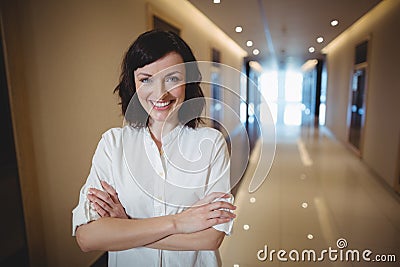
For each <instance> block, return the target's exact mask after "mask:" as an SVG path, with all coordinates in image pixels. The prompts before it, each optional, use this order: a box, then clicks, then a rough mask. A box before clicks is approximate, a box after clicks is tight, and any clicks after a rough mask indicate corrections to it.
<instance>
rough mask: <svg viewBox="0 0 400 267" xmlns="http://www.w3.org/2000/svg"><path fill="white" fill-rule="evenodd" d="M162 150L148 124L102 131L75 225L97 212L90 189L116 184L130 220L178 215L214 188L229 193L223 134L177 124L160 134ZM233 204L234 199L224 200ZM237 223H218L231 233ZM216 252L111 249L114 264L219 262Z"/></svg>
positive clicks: (215, 263) (74, 214) (113, 265)
mask: <svg viewBox="0 0 400 267" xmlns="http://www.w3.org/2000/svg"><path fill="white" fill-rule="evenodd" d="M162 144H163V146H162V153H161V155H160V152H159V150H158V148H157V146H156V144H155V142H154V141H153V139H152V138H151V136H150V132H149V131H148V129H147V128H144V127H143V128H133V127H131V126H125V127H123V128H113V129H110V130H108V131H107V132H106V133H104V134H103V136H102V139H101V140H100V142H99V144H98V146H97V149H96V152H95V154H94V156H93V161H92V167H91V169H90V173H89V176H88V178H87V180H86V183H85V184H84V185H83V187H82V189H81V191H80V197H79V203H78V206H77V207H76V208H75V209H74V210H73V212H72V213H73V225H72V227H73V229H72V232H73V235H75V230H76V227H77V226H79V225H82V224H86V223H88V222H90V221H93V220H97V219H98V218H99V215H98V214H97V212H96V211H95V210H94V209H93V207H92V206H91V205H90V201H89V200H88V198H87V194H88V190H89V188H91V187H94V188H98V189H102V186H101V184H100V181H101V180H105V181H106V182H107V183H109V184H110V185H112V186H113V187H114V188H115V189H116V191H117V193H118V197H119V199H120V201H121V203H122V205H123V206H124V208H125V211H126V213H127V215H128V216H130V217H131V218H138V219H139V218H149V217H158V216H165V215H170V214H177V213H180V212H182V211H184V210H185V209H186V208H188V207H190V206H192V205H193V204H194V203H195V202H197V201H198V200H200V199H202V198H204V197H205V196H206V195H208V194H209V193H211V192H227V193H228V192H229V191H230V170H229V169H230V165H229V163H230V160H229V154H228V151H227V146H226V143H225V140H224V138H223V136H222V134H221V133H220V132H218V131H217V130H214V129H212V128H208V127H200V128H196V129H192V128H189V127H187V126H182V125H178V126H177V127H175V128H174V129H173V130H172V131H171V132H169V133H168V134H167V135H166V136H164V137H163V138H162ZM223 200H226V201H229V202H231V203H232V202H233V197H231V198H228V199H223ZM232 224H233V221H230V222H228V223H225V224H219V225H216V226H214V228H215V229H217V230H219V231H223V232H225V233H226V234H227V235H229V234H230V233H231V229H232ZM219 262H220V260H219V258H218V251H168V250H158V249H151V248H145V247H139V248H132V249H128V250H124V251H116V252H109V263H108V266H110V267H117V266H118V267H123V266H184V267H188V266H207V267H208V266H218V265H219Z"/></svg>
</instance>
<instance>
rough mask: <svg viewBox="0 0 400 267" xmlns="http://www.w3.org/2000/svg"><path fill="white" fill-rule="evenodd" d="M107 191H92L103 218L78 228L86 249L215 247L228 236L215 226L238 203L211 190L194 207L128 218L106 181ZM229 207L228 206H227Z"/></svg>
mask: <svg viewBox="0 0 400 267" xmlns="http://www.w3.org/2000/svg"><path fill="white" fill-rule="evenodd" d="M102 186H103V188H104V189H105V191H102V190H97V189H91V190H90V194H89V195H88V198H89V200H90V201H91V202H92V203H93V206H94V208H95V209H96V211H97V212H98V214H99V215H100V216H101V218H100V219H98V220H96V221H92V222H90V223H88V224H84V225H81V226H79V227H78V228H77V231H76V239H77V242H78V244H79V246H80V247H81V249H82V250H83V251H92V250H104V251H116V250H125V249H130V248H135V247H149V248H156V249H166V250H215V249H217V248H218V247H219V246H220V244H221V242H222V240H223V238H224V236H225V233H224V232H220V231H217V230H215V229H214V228H212V226H214V225H217V224H221V223H226V222H229V221H230V220H231V219H233V218H234V217H235V215H234V214H233V213H231V212H230V211H227V210H235V209H236V207H235V206H233V205H232V204H230V203H228V202H225V201H216V202H213V201H214V200H215V199H217V198H221V197H229V195H227V194H224V193H211V194H210V195H208V196H206V197H205V198H204V199H202V200H200V201H199V202H197V203H196V204H195V205H194V206H193V207H191V208H189V209H187V210H185V211H183V212H181V213H178V214H175V215H167V216H161V217H154V218H146V219H134V218H128V216H127V215H126V213H125V210H124V208H123V206H122V205H121V203H120V201H119V199H118V195H117V193H116V191H115V190H114V188H112V187H111V186H110V185H108V184H107V183H105V182H102ZM223 209H227V210H223Z"/></svg>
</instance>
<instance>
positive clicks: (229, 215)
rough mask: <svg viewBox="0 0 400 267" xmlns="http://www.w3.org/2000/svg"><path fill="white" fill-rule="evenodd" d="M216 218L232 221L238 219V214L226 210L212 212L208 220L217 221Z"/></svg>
mask: <svg viewBox="0 0 400 267" xmlns="http://www.w3.org/2000/svg"><path fill="white" fill-rule="evenodd" d="M215 218H221V219H229V220H230V219H234V218H236V214H234V213H232V212H229V211H225V210H213V211H212V212H210V213H209V218H208V219H215Z"/></svg>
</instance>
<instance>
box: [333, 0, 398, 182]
mask: <svg viewBox="0 0 400 267" xmlns="http://www.w3.org/2000/svg"><path fill="white" fill-rule="evenodd" d="M399 27H400V1H398V0H385V1H383V2H382V3H381V4H379V5H378V6H377V7H376V8H375V9H373V10H372V11H371V12H370V13H368V14H367V15H365V16H364V17H363V18H361V19H360V20H359V21H358V22H357V23H356V24H355V25H353V26H352V27H351V28H350V29H349V30H347V31H346V32H345V33H344V34H342V35H340V36H339V37H338V38H337V39H336V40H334V41H333V42H332V43H331V44H329V45H328V47H327V48H326V51H327V69H328V89H327V90H328V91H327V112H326V113H327V117H326V124H327V126H328V127H329V128H330V129H331V130H332V132H333V133H334V134H335V135H336V136H337V138H338V139H339V140H341V141H343V142H346V140H347V126H346V125H347V119H346V118H347V109H348V102H349V90H350V80H351V75H352V70H353V69H352V68H353V62H354V61H353V60H354V50H355V46H356V45H357V44H358V43H360V42H361V41H364V40H365V39H366V38H367V37H368V36H369V37H370V38H371V39H370V47H369V55H368V56H369V58H368V64H369V73H368V85H367V86H368V87H367V93H366V96H367V100H366V112H367V113H366V124H365V131H364V142H363V146H362V158H363V160H364V161H365V162H366V163H367V164H368V165H369V166H370V167H371V168H372V169H373V170H374V171H375V172H376V173H377V174H378V175H379V176H381V177H382V178H383V179H384V180H385V181H386V182H387V183H388V184H389V185H390V186H394V184H395V182H396V181H397V179H396V180H395V177H396V167H398V166H396V164H399V163H398V155H397V153H398V147H399V141H400V140H399V133H400V120H399V114H400V105H399V100H400V75H399V64H400V53H399V47H400V35H399V34H398V32H399ZM397 175H398V174H397Z"/></svg>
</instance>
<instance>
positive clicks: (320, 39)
mask: <svg viewBox="0 0 400 267" xmlns="http://www.w3.org/2000/svg"><path fill="white" fill-rule="evenodd" d="M323 41H324V37H322V36H320V37H318V38H317V43H319V44H320V43H322V42H323Z"/></svg>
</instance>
